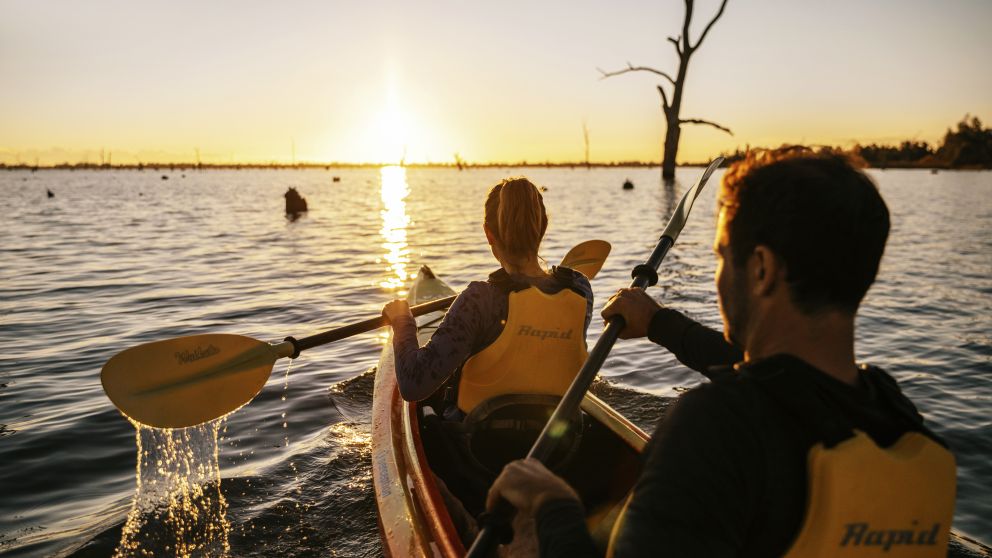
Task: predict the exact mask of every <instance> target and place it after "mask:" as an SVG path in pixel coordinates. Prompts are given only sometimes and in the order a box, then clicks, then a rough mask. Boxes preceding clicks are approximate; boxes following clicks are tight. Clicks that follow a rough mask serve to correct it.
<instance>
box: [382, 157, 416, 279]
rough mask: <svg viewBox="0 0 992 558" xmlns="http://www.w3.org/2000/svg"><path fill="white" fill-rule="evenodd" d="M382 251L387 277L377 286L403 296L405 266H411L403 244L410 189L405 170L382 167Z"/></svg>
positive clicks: (407, 275) (405, 245) (405, 274)
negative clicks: (407, 199)
mask: <svg viewBox="0 0 992 558" xmlns="http://www.w3.org/2000/svg"><path fill="white" fill-rule="evenodd" d="M379 174H380V179H381V183H382V205H383V209H382V211H381V212H380V214H381V215H382V229H381V230H380V231H379V233H380V234H381V235H382V240H383V242H382V247H383V248H384V249H385V250H386V253H385V255H384V256H383V259H384V260H385V262H386V263H387V264H388V266H387V268H386V277H385V279H383V280H382V281H380V282H379V286H381V287H382V288H384V289H387V290H389V291H392V292H393V293H394V294H395V296H397V297H404V296H406V284H407V280H408V279H409V278H410V276H409V274H408V273H407V265H408V264H409V263H410V250H409V245H408V244H407V241H406V229H407V226H408V225H409V224H410V217H409V216H408V215H407V214H406V201H405V200H406V197H407V196H408V195H409V194H410V188H409V186H407V183H406V169H405V168H403V167H399V166H390V167H382V169H381V170H380V173H379Z"/></svg>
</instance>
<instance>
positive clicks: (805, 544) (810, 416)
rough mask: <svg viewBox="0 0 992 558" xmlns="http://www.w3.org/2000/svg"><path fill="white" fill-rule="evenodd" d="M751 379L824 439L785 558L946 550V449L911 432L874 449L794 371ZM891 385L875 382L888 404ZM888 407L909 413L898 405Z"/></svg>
mask: <svg viewBox="0 0 992 558" xmlns="http://www.w3.org/2000/svg"><path fill="white" fill-rule="evenodd" d="M862 370H863V371H866V370H867V367H864V366H863V367H862ZM752 381H755V382H756V383H758V384H761V385H762V390H763V391H765V392H766V393H767V394H768V395H769V396H771V398H772V399H773V400H774V401H775V402H776V403H778V404H781V405H783V406H784V407H785V408H786V409H788V410H790V411H791V414H792V415H793V416H794V417H795V418H796V420H798V421H799V422H801V423H803V424H805V425H806V427H807V428H808V429H810V430H811V431H813V432H816V433H817V434H818V435H819V436H820V438H821V439H822V440H824V442H820V443H817V444H815V445H814V446H813V447H812V448H810V450H809V453H808V454H807V482H806V487H807V488H806V491H807V498H806V512H805V516H804V520H803V524H802V526H801V527H800V528H799V531H798V534H797V535H796V538H795V540H794V541H793V542H792V545H791V546H790V548H789V550H788V552H787V553H786V554H785V557H786V558H827V557H839V558H848V557H850V558H862V557H882V556H885V557H891V556H899V557H903V556H906V557H920V558H923V557H927V558H929V557H941V558H943V557H944V556H946V555H947V544H948V539H949V537H950V530H951V521H952V519H953V516H954V499H955V492H956V485H957V475H956V470H955V463H954V455H953V454H952V453H951V452H950V451H948V450H947V449H946V448H944V447H943V446H941V445H940V444H938V443H937V442H935V441H934V440H932V439H931V438H929V437H928V436H926V435H924V434H922V433H920V432H914V431H910V432H907V433H905V434H903V435H902V436H901V437H900V438H899V439H898V440H896V442H895V443H894V444H892V445H891V446H889V447H886V448H882V447H879V446H878V445H877V444H876V443H875V441H874V440H872V439H871V438H870V437H869V436H868V435H867V434H865V433H864V432H862V431H860V430H857V429H852V428H850V427H849V426H847V425H845V424H844V421H843V419H840V420H838V417H837V416H836V412H835V411H833V410H832V409H830V408H828V406H827V405H826V404H825V403H824V402H823V401H822V400H821V399H819V398H818V397H816V395H815V394H812V393H810V392H809V386H808V385H804V384H803V380H802V379H800V378H797V377H796V375H795V374H791V373H788V372H786V373H785V374H775V375H772V376H769V377H766V378H764V379H760V380H752ZM892 386H893V387H885V386H884V385H883V386H880V387H879V390H880V391H888V392H889V393H888V395H887V396H886V395H885V394H880V395H879V396H880V397H888V398H889V399H888V400H889V402H890V403H891V402H892V398H893V397H896V395H895V394H897V393H898V388H895V387H894V386H895V384H894V382H893V384H892ZM898 397H900V398H901V397H902V396H901V394H900V395H898ZM891 406H892V407H893V408H894V409H895V410H896V411H897V412H900V413H903V414H904V415H909V414H911V413H909V412H908V411H906V410H905V409H902V408H900V407H901V405H900V404H898V403H895V404H892V405H891ZM911 420H913V421H915V420H916V418H915V417H912V418H911ZM630 497H633V494H631V496H630ZM630 497H628V501H627V503H628V504H629V501H630V499H629V498H630ZM625 511H626V505H625V506H624V510H623V511H622V512H621V514H620V517H619V518H618V520H617V523H616V524H615V525H614V527H613V531H612V534H611V537H610V545H609V548H608V550H607V556H613V546H614V543H615V542H616V538H617V537H618V536H619V534H620V532H621V527H622V524H623V513H624V512H625Z"/></svg>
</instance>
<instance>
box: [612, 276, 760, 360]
mask: <svg viewBox="0 0 992 558" xmlns="http://www.w3.org/2000/svg"><path fill="white" fill-rule="evenodd" d="M602 314H603V318H604V319H609V317H610V316H613V315H615V314H619V315H621V316H623V318H624V322H625V324H626V326H625V327H624V329H623V331H622V332H620V338H621V339H632V338H636V337H647V338H649V339H650V340H651V341H653V342H655V343H657V344H659V345H661V346H662V347H665V348H666V349H668V350H669V351H670V352H671V353H672V354H674V355H675V358H677V359H679V362H681V363H682V364H685V365H686V366H688V367H689V368H691V369H693V370H695V371H697V372H700V373H702V374H704V375H706V376H707V377H710V378H711V379H712V377H711V374H710V368H711V367H716V366H729V365H731V364H734V363H736V362H740V361H741V360H743V359H744V353H743V352H742V351H741V350H740V349H738V348H737V347H735V346H734V345H731V344H730V343H728V342H727V341H726V340H725V339H724V338H723V334H721V333H720V332H718V331H716V330H714V329H711V328H708V327H706V326H704V325H702V324H700V323H699V322H697V321H695V320H693V319H691V318H689V317H687V316H685V315H684V314H682V313H681V312H677V311H675V310H671V309H669V308H663V307H662V306H661V305H660V304H658V302H657V301H656V300H654V299H653V298H651V296H649V295H648V294H647V293H646V292H644V290H643V289H638V288H632V289H620V291H619V292H617V294H615V295H613V297H611V298H610V300H609V301H608V302H607V304H606V306H605V307H604V308H603V313H602Z"/></svg>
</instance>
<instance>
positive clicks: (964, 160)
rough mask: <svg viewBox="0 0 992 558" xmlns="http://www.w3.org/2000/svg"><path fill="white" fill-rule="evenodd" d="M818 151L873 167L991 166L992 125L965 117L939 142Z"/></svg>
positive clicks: (732, 157) (733, 156)
mask: <svg viewBox="0 0 992 558" xmlns="http://www.w3.org/2000/svg"><path fill="white" fill-rule="evenodd" d="M813 148H814V149H816V150H818V151H824V150H825V151H833V152H838V153H847V154H849V155H853V156H855V157H857V158H860V159H861V160H863V161H864V162H865V163H866V164H867V165H868V166H871V167H875V168H883V169H884V168H940V169H992V128H986V127H984V126H983V125H982V122H981V120H979V119H978V117H977V116H975V117H969V116H968V115H965V117H964V118H963V119H962V120H961V122H958V125H957V130H952V129H948V130H947V133H946V134H944V139H943V140H942V141H941V143H940V145H937V146H931V145H930V144H928V143H927V142H924V141H912V140H907V141H904V142H902V143H900V144H899V145H878V144H875V143H872V144H868V145H860V144H857V145H855V146H854V147H852V148H850V149H842V148H840V147H831V146H813ZM748 150H749V149H745V150H741V149H737V150H735V151H734V152H733V153H730V154H726V155H724V157H726V159H727V163H728V164H729V163H732V162H734V161H737V160H740V159H743V158H744V157H745V156H746V155H747V152H748Z"/></svg>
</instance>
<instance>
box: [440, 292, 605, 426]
mask: <svg viewBox="0 0 992 558" xmlns="http://www.w3.org/2000/svg"><path fill="white" fill-rule="evenodd" d="M585 319H586V299H585V297H583V296H582V295H580V294H578V293H576V292H574V291H572V290H571V289H567V288H566V289H562V290H561V291H558V292H557V293H555V294H547V293H545V292H543V291H541V290H540V289H538V288H537V287H528V288H526V289H523V290H520V291H516V292H511V293H509V310H508V312H507V317H506V324H505V326H504V327H503V332H502V333H500V335H499V337H497V338H496V341H494V342H493V343H492V344H490V345H489V346H488V347H486V348H485V349H483V350H482V351H480V352H479V353H476V354H475V355H473V356H472V357H471V358H469V359H468V360H467V361H466V362H465V364H464V366H462V372H461V378H460V379H459V382H458V408H459V409H461V410H462V412H464V413H466V414H467V413H470V412H471V411H472V409H474V408H475V407H476V405H478V404H479V403H482V402H483V401H485V400H487V399H489V398H491V397H496V396H497V395H506V394H511V393H541V394H548V395H563V394H564V393H565V391H567V390H568V386H569V385H570V384H571V383H572V380H573V379H574V378H575V375H576V374H577V373H578V372H579V369H580V368H581V367H582V363H583V362H585V359H586V340H585Z"/></svg>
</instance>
